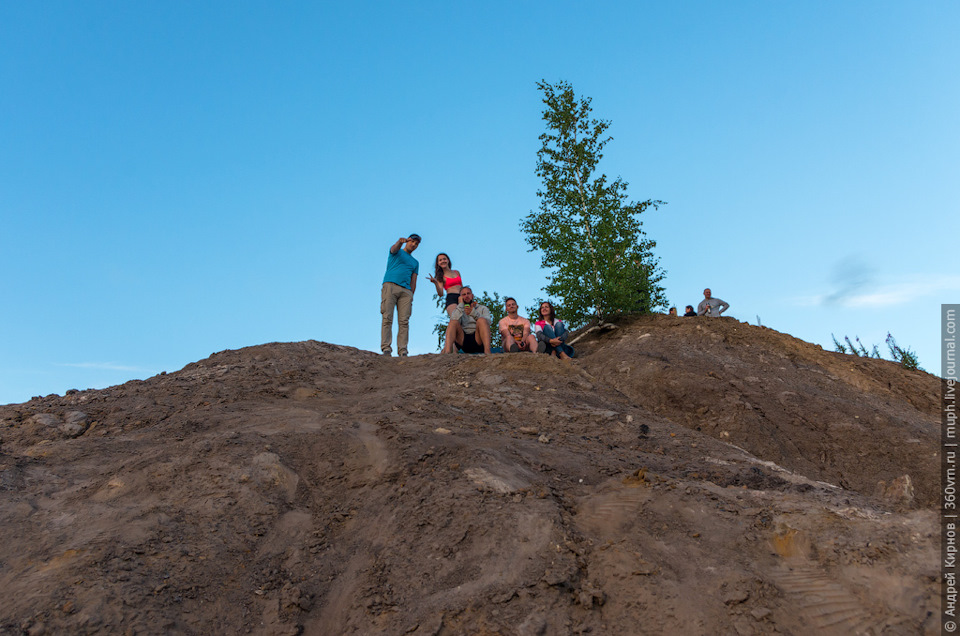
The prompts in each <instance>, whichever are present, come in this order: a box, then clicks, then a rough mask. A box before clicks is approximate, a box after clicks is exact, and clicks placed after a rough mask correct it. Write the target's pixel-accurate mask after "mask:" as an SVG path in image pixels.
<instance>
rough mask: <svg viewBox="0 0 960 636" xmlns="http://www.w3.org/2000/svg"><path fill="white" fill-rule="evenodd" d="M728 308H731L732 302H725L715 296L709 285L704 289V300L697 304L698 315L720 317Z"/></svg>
mask: <svg viewBox="0 0 960 636" xmlns="http://www.w3.org/2000/svg"><path fill="white" fill-rule="evenodd" d="M728 309H730V303H725V302H723V301H722V300H720V299H719V298H714V297H713V294H712V293H711V291H710V288H709V287H708V288H706V289H704V290H703V300H701V301H700V304H699V305H697V315H698V316H710V317H711V318H719V317H720V314H722V313H723V312H725V311H726V310H728Z"/></svg>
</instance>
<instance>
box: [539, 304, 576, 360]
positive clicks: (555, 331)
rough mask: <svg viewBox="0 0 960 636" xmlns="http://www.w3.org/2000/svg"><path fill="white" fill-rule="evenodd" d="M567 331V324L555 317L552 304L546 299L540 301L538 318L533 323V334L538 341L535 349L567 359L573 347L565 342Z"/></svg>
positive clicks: (571, 354) (571, 353)
mask: <svg viewBox="0 0 960 636" xmlns="http://www.w3.org/2000/svg"><path fill="white" fill-rule="evenodd" d="M567 333H568V332H567V326H566V325H565V324H563V321H562V320H560V319H558V318H557V316H556V314H555V313H554V311H553V305H552V304H550V303H549V302H547V301H543V302H542V303H540V320H538V321H537V322H536V324H535V325H534V334H535V335H536V336H537V340H538V341H539V344H538V345H537V351H539V352H540V353H546V354H553V355H556V356H557V357H558V358H560V359H561V360H569V359H570V358H572V357H573V356H574V352H573V347H571V346H570V345H568V344H566V342H567Z"/></svg>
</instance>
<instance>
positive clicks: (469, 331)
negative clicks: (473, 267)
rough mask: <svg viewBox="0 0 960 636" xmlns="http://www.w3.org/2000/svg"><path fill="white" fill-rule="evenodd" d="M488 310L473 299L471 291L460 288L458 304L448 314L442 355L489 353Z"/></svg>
mask: <svg viewBox="0 0 960 636" xmlns="http://www.w3.org/2000/svg"><path fill="white" fill-rule="evenodd" d="M491 320H492V318H491V316H490V308H489V307H487V306H486V305H481V304H480V303H478V302H477V301H475V300H474V299H473V290H472V289H470V288H469V287H466V286H465V287H461V288H460V304H458V305H457V308H456V309H454V310H453V313H451V314H450V324H448V325H447V339H446V340H445V341H444V343H443V352H444V353H456V352H457V349H458V348H459V349H462V350H463V352H464V353H490V321H491Z"/></svg>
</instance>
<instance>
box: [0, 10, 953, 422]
mask: <svg viewBox="0 0 960 636" xmlns="http://www.w3.org/2000/svg"><path fill="white" fill-rule="evenodd" d="M957 33H960V4H958V3H956V2H954V1H949V2H920V3H905V2H842V3H837V2H792V3H787V2H778V3H774V2H728V3H720V2H683V3H653V2H597V3H589V4H588V3H574V2H539V3H537V2H487V3H466V2H449V1H446V2H416V3H400V2H355V3H336V4H334V3H318V2H286V3H275V2H270V3H268V2H242V3H234V2H231V3H228V2H208V3H187V2H163V3H144V2H96V3H83V2H54V1H47V2H37V3H14V2H6V3H2V4H0V44H2V46H0V172H2V175H3V178H2V179H0V220H2V227H3V230H2V232H0V248H2V255H3V258H2V262H3V273H2V276H0V286H2V287H0V294H2V296H0V297H2V298H3V300H4V303H3V311H2V312H0V403H10V402H20V401H25V400H28V399H29V398H30V397H32V396H34V395H46V394H48V393H61V394H62V393H63V392H65V391H66V390H67V389H71V388H77V389H85V388H102V387H104V386H109V385H112V384H117V383H121V382H124V381H126V380H129V379H133V378H145V377H148V376H151V375H154V374H156V373H159V372H161V371H175V370H177V369H179V368H181V367H182V366H183V365H185V364H187V363H189V362H192V361H195V360H198V359H201V358H204V357H206V356H208V355H210V354H211V353H213V352H215V351H220V350H223V349H228V348H230V349H232V348H239V347H244V346H248V345H255V344H261V343H264V342H274V341H296V340H305V339H316V340H322V341H326V342H331V343H337V344H343V345H350V346H354V347H358V348H361V349H368V350H379V323H380V315H379V290H380V283H381V281H382V277H383V271H384V266H385V263H386V253H387V249H388V248H389V246H390V245H391V244H392V243H393V242H394V241H395V240H396V239H397V237H399V236H401V235H406V234H408V233H410V232H418V233H420V234H421V235H422V236H423V239H424V240H423V243H422V245H421V247H420V249H419V250H418V251H417V253H416V256H417V257H418V258H419V260H420V262H421V272H422V274H423V275H424V276H425V275H426V274H427V273H428V271H429V268H430V264H431V263H432V261H433V258H434V257H435V255H436V253H437V252H439V251H444V252H447V253H449V254H450V256H451V257H452V259H453V262H454V266H455V267H456V268H457V269H459V270H461V272H462V273H463V275H464V278H465V280H466V281H467V282H468V283H470V284H471V285H473V286H474V288H475V289H479V290H488V291H497V292H499V293H500V294H501V295H511V296H515V297H517V299H518V300H519V302H520V304H521V305H522V306H526V305H530V304H532V302H533V300H534V299H535V298H536V297H538V296H539V295H540V294H541V292H540V289H541V287H542V286H543V284H544V272H543V271H541V270H540V268H539V262H540V261H539V257H538V255H537V254H535V253H529V252H527V246H526V244H525V242H524V239H523V235H522V234H521V232H520V230H519V220H520V219H521V218H522V217H523V216H525V215H526V214H527V213H529V212H530V211H531V210H535V209H536V208H537V206H538V201H537V198H536V190H537V187H538V185H539V183H538V180H537V178H536V175H535V173H534V168H535V162H536V151H537V149H538V148H539V142H538V136H539V135H540V134H541V132H543V125H542V122H541V119H540V112H541V109H542V104H541V102H540V94H539V93H538V91H537V89H536V82H537V81H538V80H540V79H546V80H548V81H551V82H555V81H557V80H561V79H562V80H566V81H569V82H571V83H572V84H573V86H574V88H575V90H576V91H577V92H578V94H581V95H586V96H589V97H591V98H592V99H593V107H594V114H595V115H596V116H598V117H601V118H603V119H608V120H611V121H612V127H611V129H610V133H611V134H612V135H613V137H614V140H613V141H612V142H611V143H610V144H609V145H608V146H607V150H606V156H605V158H604V161H603V162H602V163H601V165H600V169H601V170H602V171H603V172H605V173H606V174H607V175H608V176H609V177H611V178H613V177H616V176H621V177H623V178H624V179H625V180H626V181H627V182H629V184H630V188H629V194H630V196H631V198H632V199H639V200H643V199H648V198H653V199H661V200H664V201H666V202H668V205H666V206H664V207H662V208H661V209H660V210H659V211H652V212H649V213H646V214H645V215H644V218H643V221H644V227H645V229H646V230H647V233H648V235H649V236H650V237H651V238H653V239H654V240H656V241H657V242H658V246H657V248H656V252H655V253H656V254H657V255H658V256H659V257H660V260H661V265H662V266H663V268H664V269H665V270H666V271H667V278H666V280H665V284H666V289H667V295H668V298H669V299H670V301H671V303H673V304H676V305H678V306H680V307H681V308H682V306H683V305H685V304H688V303H689V304H696V303H697V302H698V301H699V300H700V299H701V298H702V290H703V288H704V287H706V286H709V287H711V288H712V290H713V292H714V295H715V296H718V297H720V298H722V299H724V300H726V301H727V302H729V303H730V304H731V308H730V312H729V313H730V315H733V316H735V317H737V318H739V319H741V320H746V321H749V322H751V323H754V324H755V323H756V321H757V319H758V317H759V319H760V320H761V321H762V323H763V324H764V325H766V326H769V327H772V328H774V329H778V330H780V331H785V332H788V333H791V334H793V335H795V336H797V337H799V338H802V339H804V340H808V341H811V342H816V343H819V344H822V345H824V346H825V347H828V348H832V345H830V334H831V332H832V333H835V334H837V336H840V337H842V335H844V334H846V335H850V336H851V337H853V336H860V338H861V340H863V341H864V342H865V343H867V345H868V346H869V345H870V344H873V343H876V344H881V345H882V344H883V339H884V338H885V336H886V333H887V332H888V331H891V332H892V333H893V334H894V335H895V336H896V338H897V340H898V341H899V342H900V343H901V344H902V345H907V346H910V347H912V348H913V349H914V350H915V351H916V352H917V353H918V354H919V356H920V361H921V365H922V366H924V367H926V368H927V369H928V370H930V371H934V372H937V371H938V369H939V366H940V360H939V345H938V343H939V340H938V338H939V319H940V311H939V305H940V303H949V302H960V271H958V268H957V260H956V253H957V252H956V246H955V243H956V236H957V233H956V229H955V226H956V224H957V222H958V221H957V219H958V217H960V215H958V214H957V212H958V204H960V143H958V142H960V117H958V115H957V113H960V82H958V81H957V74H956V69H957V68H958V65H960V39H958V38H957V37H956V34H957ZM420 285H421V286H420V289H419V291H418V293H417V295H416V298H415V302H414V313H413V318H412V322H411V352H412V353H415V354H416V353H430V352H433V351H434V350H435V342H436V340H435V337H434V336H433V334H432V333H431V328H432V325H433V323H434V319H435V317H436V316H437V315H438V314H439V312H438V310H437V309H436V308H435V306H434V300H433V298H432V297H431V294H430V292H431V288H432V286H431V285H430V284H429V283H428V282H427V281H426V280H425V279H423V278H421V280H420ZM882 348H883V347H882Z"/></svg>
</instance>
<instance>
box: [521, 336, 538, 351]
mask: <svg viewBox="0 0 960 636" xmlns="http://www.w3.org/2000/svg"><path fill="white" fill-rule="evenodd" d="M524 342H525V343H526V345H527V346H526V349H524V351H530V352H531V353H534V352H536V350H537V337H536V336H535V335H533V334H532V333H531V334H527V337H526V340H525V341H524Z"/></svg>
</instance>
